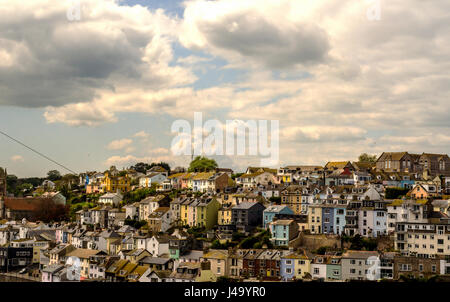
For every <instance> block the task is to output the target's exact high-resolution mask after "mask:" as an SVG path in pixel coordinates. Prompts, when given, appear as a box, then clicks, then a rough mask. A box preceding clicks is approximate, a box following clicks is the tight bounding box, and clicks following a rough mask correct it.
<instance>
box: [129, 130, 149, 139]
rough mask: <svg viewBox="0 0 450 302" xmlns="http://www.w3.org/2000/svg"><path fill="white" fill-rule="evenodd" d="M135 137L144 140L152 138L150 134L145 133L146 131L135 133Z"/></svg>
mask: <svg viewBox="0 0 450 302" xmlns="http://www.w3.org/2000/svg"><path fill="white" fill-rule="evenodd" d="M133 137H139V138H142V139H146V138H149V137H150V134H148V133H147V132H145V131H139V132H137V133H135V134H134V135H133Z"/></svg>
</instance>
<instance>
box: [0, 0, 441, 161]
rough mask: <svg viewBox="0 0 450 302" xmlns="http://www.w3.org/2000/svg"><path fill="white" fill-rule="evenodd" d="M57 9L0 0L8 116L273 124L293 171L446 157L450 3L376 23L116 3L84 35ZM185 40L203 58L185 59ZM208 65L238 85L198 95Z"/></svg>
mask: <svg viewBox="0 0 450 302" xmlns="http://www.w3.org/2000/svg"><path fill="white" fill-rule="evenodd" d="M50 2H52V1H49V2H48V3H47V2H43V1H38V0H36V1H28V2H23V1H21V2H20V4H19V3H17V4H10V3H9V2H8V3H7V2H6V1H2V0H0V3H5V5H3V6H1V5H0V10H1V13H2V16H6V17H5V18H3V19H2V23H0V36H2V39H0V82H2V81H1V79H5V81H3V82H2V83H4V87H2V86H1V84H0V95H1V97H0V104H14V105H17V106H49V107H47V109H46V112H45V118H46V120H47V122H49V123H65V124H68V125H72V126H98V125H101V124H103V123H107V122H119V119H118V115H119V114H120V113H124V112H125V113H134V112H139V113H147V114H153V115H159V114H167V115H170V116H172V117H177V118H179V117H181V118H188V119H191V118H192V117H193V112H194V111H200V112H203V113H204V114H205V116H206V115H208V116H213V117H216V116H217V115H219V114H222V116H224V117H225V118H237V119H243V120H248V119H268V120H270V119H278V120H280V126H281V132H280V133H281V142H280V147H281V159H282V160H283V161H284V162H286V163H291V164H293V163H296V162H297V163H321V162H323V161H325V160H324V159H329V160H335V159H352V158H353V159H356V157H357V156H358V154H359V153H361V152H369V153H378V154H380V153H381V152H382V151H383V150H387V149H389V150H392V149H393V148H395V149H400V150H415V152H420V151H421V149H427V151H432V152H446V153H450V142H449V141H448V136H447V135H446V133H449V131H450V119H449V118H448V117H449V116H450V106H448V103H449V98H450V87H449V86H448V83H449V82H450V75H449V73H448V70H449V68H450V52H449V51H448V49H449V48H450V32H449V31H448V24H449V23H450V17H449V16H448V14H447V12H448V11H450V2H449V1H447V0H434V1H423V0H409V1H406V0H391V1H389V2H382V6H381V10H382V19H381V20H380V21H369V20H367V18H366V10H367V9H368V8H369V6H370V4H369V3H367V2H366V1H354V0H329V1H316V0H304V1H297V0H276V1H275V0H270V1H260V0H248V1H237V0H217V1H202V0H196V1H187V2H186V3H185V5H186V11H185V15H184V19H183V20H178V19H170V18H168V17H167V16H165V15H164V14H163V13H162V12H155V13H151V12H150V11H148V10H147V9H145V8H142V7H139V6H136V7H133V8H128V7H126V6H123V7H122V6H120V7H119V6H117V5H116V4H115V3H113V2H111V4H109V5H106V7H105V8H102V9H98V10H97V11H96V12H95V13H91V14H87V15H86V19H84V21H85V22H79V23H71V22H67V20H60V19H61V18H63V17H61V18H60V17H59V16H61V13H63V11H64V7H63V5H62V4H60V2H61V1H58V2H57V3H56V2H55V5H53V6H51V9H49V7H50V6H47V5H49V4H50ZM99 2H102V1H99ZM36 3H37V4H36ZM89 3H90V2H89ZM93 3H94V2H92V3H91V4H89V5H88V9H89V7H93V6H95V4H93ZM19 5H21V7H22V6H23V7H24V8H23V9H19ZM91 5H92V6H91ZM62 16H64V13H63V14H62ZM11 28H18V30H10V29H11ZM49 33H51V35H49ZM34 34H35V35H34ZM67 37H70V38H71V39H65V38H67ZM176 39H179V41H180V42H181V43H182V44H183V45H184V46H186V47H188V48H190V49H191V50H193V51H195V54H199V53H201V56H202V57H200V56H197V55H194V54H191V55H187V56H185V57H183V58H176V57H175V55H174V52H173V49H172V45H173V42H174V41H175V40H176ZM41 41H47V43H46V45H48V46H47V47H42V42H41ZM193 53H194V52H193ZM103 54H107V55H108V56H106V57H104V56H103ZM203 56H205V57H208V58H221V59H224V60H225V61H226V62H227V63H228V65H227V66H226V67H227V68H233V67H239V70H240V71H242V73H239V74H240V77H239V79H238V80H236V81H235V82H233V83H230V84H224V85H220V86H219V85H218V86H213V87H210V88H205V89H194V88H193V87H192V83H193V82H194V81H195V80H196V77H195V76H194V75H193V74H192V70H191V68H196V67H195V66H199V65H201V66H203V65H207V64H208V62H206V61H205V60H206V59H205V58H204V57H203ZM50 58H51V59H50ZM1 59H3V60H1ZM278 70H281V71H282V72H283V73H282V74H277V73H276V72H274V71H278ZM45 79H50V81H49V83H50V84H47V86H46V85H44V84H46V82H44V83H43V82H42V81H44V80H45ZM205 80H206V82H208V80H209V79H205ZM15 85H20V87H25V88H29V91H28V90H27V89H24V90H21V89H17V87H15ZM48 85H50V87H49V86H48ZM44 88H45V89H44ZM31 94H33V95H36V97H33V98H31V97H29V96H30V95H31ZM24 100H34V101H33V104H30V103H27V102H25V101H24ZM168 129H169V126H168ZM152 135H153V133H152ZM156 135H158V134H156ZM160 135H161V134H160ZM137 137H139V136H137ZM155 139H158V137H155ZM152 148H156V146H152ZM128 151H129V152H132V150H131V149H129V150H128ZM149 152H150V151H149ZM150 154H151V153H150ZM129 156H131V155H129ZM162 156H166V155H165V154H162ZM135 158H139V156H135ZM172 160H173V159H172ZM230 161H231V159H230V160H228V159H227V161H226V163H230ZM238 162H239V163H244V165H245V160H240V159H236V163H238Z"/></svg>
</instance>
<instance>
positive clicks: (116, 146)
mask: <svg viewBox="0 0 450 302" xmlns="http://www.w3.org/2000/svg"><path fill="white" fill-rule="evenodd" d="M132 143H133V140H131V139H129V138H124V139H118V140H114V141H112V142H110V143H109V144H108V146H107V148H108V149H109V150H122V149H124V148H127V147H129V146H130V145H131V144H132Z"/></svg>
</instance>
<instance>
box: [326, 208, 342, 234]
mask: <svg viewBox="0 0 450 302" xmlns="http://www.w3.org/2000/svg"><path fill="white" fill-rule="evenodd" d="M345 214H346V208H345V206H336V205H334V206H332V205H329V206H324V207H323V208H322V231H323V233H324V234H336V235H340V234H342V232H343V231H344V227H345Z"/></svg>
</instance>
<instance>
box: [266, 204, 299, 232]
mask: <svg viewBox="0 0 450 302" xmlns="http://www.w3.org/2000/svg"><path fill="white" fill-rule="evenodd" d="M294 214H295V213H294V211H292V209H290V208H289V207H288V206H285V205H273V206H269V207H267V208H266V209H265V210H264V212H263V227H264V228H265V229H267V227H268V226H269V223H271V222H272V221H273V219H274V218H275V217H277V216H286V215H287V216H288V215H294Z"/></svg>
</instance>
